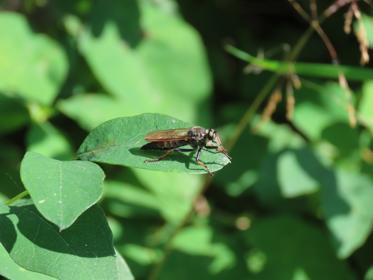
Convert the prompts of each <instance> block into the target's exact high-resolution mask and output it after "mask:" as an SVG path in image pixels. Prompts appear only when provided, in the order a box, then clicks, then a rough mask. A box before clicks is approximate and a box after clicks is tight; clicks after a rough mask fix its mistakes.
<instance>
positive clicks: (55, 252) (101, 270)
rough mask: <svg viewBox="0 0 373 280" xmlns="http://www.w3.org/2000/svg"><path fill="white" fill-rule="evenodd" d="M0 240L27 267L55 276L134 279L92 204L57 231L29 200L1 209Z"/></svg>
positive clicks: (104, 220) (65, 277) (97, 210)
mask: <svg viewBox="0 0 373 280" xmlns="http://www.w3.org/2000/svg"><path fill="white" fill-rule="evenodd" d="M0 226H1V229H2V230H1V231H0V242H1V243H2V244H3V246H4V247H5V248H6V250H7V251H8V253H9V255H10V257H11V258H12V259H13V260H14V261H15V262H16V263H17V264H18V265H20V266H22V267H24V268H25V269H27V270H31V271H35V272H39V273H43V274H45V275H49V276H52V277H55V278H57V279H61V280H63V279H66V280H67V279H68V280H74V279H79V280H84V279H89V280H92V279H100V280H101V279H123V280H129V279H133V277H132V275H131V273H130V272H129V270H128V267H127V266H126V264H125V263H124V262H123V260H122V259H121V258H120V256H118V255H117V253H116V252H115V250H114V247H113V243H112V235H111V232H110V229H109V227H108V224H107V222H106V218H105V215H104V213H103V212H102V211H101V209H100V208H98V207H92V208H91V209H90V210H89V211H87V212H86V213H84V214H83V215H82V216H81V217H80V218H79V219H78V221H77V222H76V223H75V224H74V225H73V226H72V227H70V228H69V229H67V230H65V231H63V232H60V231H59V230H58V228H57V227H56V226H54V225H53V224H51V223H49V222H48V221H46V220H45V219H44V218H43V217H41V216H40V214H39V213H38V211H37V210H36V209H35V207H34V206H33V205H31V204H30V203H29V202H21V203H18V204H17V205H13V206H11V207H10V208H8V207H1V208H0Z"/></svg>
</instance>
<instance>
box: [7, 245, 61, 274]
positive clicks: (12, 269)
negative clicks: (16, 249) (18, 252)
mask: <svg viewBox="0 0 373 280" xmlns="http://www.w3.org/2000/svg"><path fill="white" fill-rule="evenodd" d="M0 263H1V266H0V275H2V276H4V277H6V278H8V279H12V280H53V279H56V278H52V277H49V276H46V275H43V274H39V273H36V272H32V271H29V270H26V269H24V268H23V267H21V266H19V265H17V264H16V263H15V262H14V261H13V260H12V259H11V257H10V256H9V254H8V252H7V251H6V250H5V248H4V247H3V245H1V243H0Z"/></svg>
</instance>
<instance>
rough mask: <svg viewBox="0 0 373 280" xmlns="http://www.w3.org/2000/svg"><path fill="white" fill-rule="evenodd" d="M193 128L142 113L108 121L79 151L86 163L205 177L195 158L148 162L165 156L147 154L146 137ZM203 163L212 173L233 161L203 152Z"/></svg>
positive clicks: (180, 155)
mask: <svg viewBox="0 0 373 280" xmlns="http://www.w3.org/2000/svg"><path fill="white" fill-rule="evenodd" d="M190 127H192V125H190V124H187V123H185V122H183V121H180V120H177V119H175V118H172V117H169V116H165V115H160V114H142V115H138V116H134V117H128V118H118V119H114V120H111V121H108V122H106V123H104V124H102V125H100V126H99V127H97V128H95V129H94V130H93V131H92V132H91V133H90V134H89V135H88V136H87V138H86V139H85V140H84V142H83V143H82V145H81V146H80V148H79V150H78V156H79V158H80V159H82V160H90V161H96V162H102V163H108V164H116V165H124V166H130V167H136V168H143V169H151V170H159V171H175V172H186V173H195V174H202V173H206V170H205V169H203V168H202V167H201V166H199V165H198V164H197V163H196V161H195V159H194V158H193V157H192V156H191V155H187V154H184V153H174V154H173V155H170V156H169V157H168V158H167V159H165V160H162V161H159V162H145V160H149V159H152V158H157V157H158V156H159V155H161V154H162V152H161V153H159V152H157V151H143V150H141V147H142V146H143V145H144V144H146V143H147V142H146V141H145V139H144V136H145V135H146V134H147V133H149V132H152V131H156V130H163V129H174V128H190ZM201 160H202V161H203V162H204V163H205V164H206V165H207V166H208V168H209V170H210V171H211V172H215V171H217V170H219V169H221V168H223V167H224V166H225V165H227V164H228V163H229V162H230V161H229V159H228V158H227V157H226V156H225V155H223V154H221V153H218V152H216V151H215V150H214V151H211V150H203V151H202V153H201Z"/></svg>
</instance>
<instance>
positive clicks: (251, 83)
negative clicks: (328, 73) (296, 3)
mask: <svg viewBox="0 0 373 280" xmlns="http://www.w3.org/2000/svg"><path fill="white" fill-rule="evenodd" d="M333 2H334V1H317V3H318V9H319V11H323V10H324V9H325V8H326V7H328V6H329V5H330V4H332V3H333ZM300 3H301V4H302V5H303V7H304V8H305V10H306V11H307V12H308V11H309V1H300ZM358 5H359V7H360V9H361V13H362V21H361V22H360V23H359V22H358V21H356V20H354V22H353V29H354V30H357V29H358V25H359V24H363V25H364V28H365V30H366V35H367V42H368V46H369V48H370V54H372V52H371V49H372V48H373V39H372V38H373V10H372V8H371V7H370V6H369V5H367V4H364V3H363V1H359V2H358ZM0 9H1V11H0V199H1V200H0V201H1V204H2V203H3V202H4V201H6V200H7V199H8V198H11V197H13V196H15V195H17V194H18V193H20V192H22V191H23V190H24V187H23V185H22V182H21V180H20V166H21V160H22V158H23V156H24V154H25V153H26V151H33V152H37V153H39V154H42V155H44V156H46V157H51V158H54V159H55V160H56V161H51V160H50V159H45V161H46V162H49V164H51V165H53V166H55V165H58V162H60V160H75V159H76V158H77V153H76V151H77V150H78V149H79V147H80V145H81V144H82V142H83V140H84V139H85V137H86V136H87V135H88V134H89V132H90V131H91V130H92V129H94V128H96V127H97V126H98V125H100V124H102V123H103V122H105V121H107V120H110V119H113V118H117V117H129V116H134V115H138V114H143V113H160V114H165V115H169V116H172V117H174V118H177V119H179V120H181V121H183V122H185V123H189V124H193V125H200V126H204V127H212V128H216V129H217V130H218V131H219V133H220V134H221V136H222V138H223V140H224V142H225V143H232V142H231V139H232V137H234V136H235V135H237V128H242V129H243V130H242V131H241V133H239V137H238V139H237V142H236V143H234V146H233V147H232V149H231V151H230V155H231V156H232V158H233V159H232V163H231V164H229V165H227V166H225V167H224V168H223V169H221V170H219V171H217V173H216V174H215V176H214V177H213V179H212V182H211V183H210V184H209V185H208V188H207V189H206V190H205V192H204V193H203V196H202V197H201V198H199V199H197V200H196V196H197V195H198V194H199V193H200V192H201V190H202V189H203V188H204V186H205V185H204V184H205V183H204V182H205V177H204V176H203V175H200V174H199V175H198V174H189V172H187V170H186V169H187V168H185V166H184V165H183V166H180V165H177V163H175V162H172V164H173V165H172V168H171V167H170V166H171V164H169V165H168V164H167V163H163V162H162V163H161V164H160V165H159V166H160V168H159V169H161V170H163V171H154V170H146V169H139V168H134V167H139V166H140V167H141V165H143V163H142V160H143V158H142V157H141V158H136V157H135V156H133V158H129V159H127V158H125V159H121V158H118V159H117V161H119V162H121V161H123V162H126V164H125V165H126V166H127V167H124V166H113V165H109V164H107V163H108V162H107V161H106V163H104V164H100V166H101V167H102V169H103V170H104V171H105V174H106V176H105V181H104V183H103V186H101V183H102V182H101V181H102V178H103V174H102V171H101V170H97V168H98V167H95V166H90V167H89V168H92V170H91V172H92V174H93V175H90V174H91V173H88V172H87V173H84V174H80V175H81V176H80V175H79V174H78V175H76V177H74V179H71V180H80V181H84V182H86V184H92V185H90V187H92V188H94V190H95V195H93V196H92V197H85V198H84V199H82V200H80V203H82V204H84V205H86V206H84V207H86V208H88V207H89V206H91V205H92V204H93V203H95V202H97V201H98V200H99V199H100V198H101V200H100V201H99V204H100V206H102V208H103V210H104V212H105V215H106V217H107V219H108V221H109V225H110V228H111V231H112V233H113V238H114V244H115V247H116V249H117V251H118V252H119V253H120V254H121V256H123V258H124V259H125V261H126V263H127V264H128V266H129V268H130V270H131V272H132V274H133V276H134V277H135V279H165V280H174V279H190V278H191V277H193V279H195V280H199V279H263V280H267V279H270V280H272V279H295V280H298V279H302V280H303V279H366V280H368V279H369V280H371V279H373V265H372V264H373V236H372V234H371V232H372V227H373V142H372V135H373V75H372V76H371V77H369V75H368V76H367V77H365V76H364V77H361V79H357V80H358V81H351V82H350V87H351V91H352V99H351V100H350V102H351V103H352V104H353V106H354V108H355V110H356V116H357V125H356V126H355V127H351V125H350V123H349V118H348V112H347V109H346V108H347V104H348V102H349V101H348V100H347V99H348V98H346V92H345V90H344V89H342V88H341V86H340V85H339V84H338V79H337V78H335V79H333V78H330V77H329V78H325V75H323V74H322V72H323V71H321V70H323V69H321V68H320V69H318V68H317V67H315V66H314V65H309V64H307V63H324V64H330V65H332V64H331V59H330V57H329V55H328V51H327V49H326V48H325V45H324V44H323V42H322V40H320V37H319V36H317V34H316V33H313V34H311V36H310V37H307V38H306V43H305V44H304V46H303V47H302V49H301V52H300V53H299V56H297V57H296V59H295V62H305V63H306V64H304V65H302V66H303V67H305V68H303V70H304V69H305V70H304V71H306V73H307V76H302V75H301V74H302V73H300V76H299V78H300V81H301V87H300V88H294V98H295V106H294V114H293V117H292V118H291V119H287V118H286V114H287V113H288V108H287V107H286V83H287V81H288V80H287V78H286V75H284V76H282V77H281V78H278V80H276V81H275V83H272V84H271V82H270V81H271V80H270V79H271V76H272V75H273V73H271V72H269V71H258V70H260V69H258V68H255V67H254V68H255V69H254V70H257V71H253V67H248V66H247V63H245V62H244V61H241V60H239V59H237V58H235V57H233V56H232V55H230V54H229V53H228V52H227V51H226V50H225V46H226V44H231V45H233V46H235V47H237V48H239V49H242V50H244V51H245V52H248V53H249V54H251V55H257V54H259V55H262V54H264V58H265V59H267V58H268V59H271V60H275V61H278V62H279V63H280V65H282V64H281V61H282V60H283V58H284V56H286V54H287V51H286V48H284V45H288V46H289V47H290V48H293V47H294V46H295V45H296V44H297V41H298V40H299V38H304V36H305V35H304V34H305V33H306V30H307V29H308V27H309V26H308V23H307V22H306V21H304V20H303V19H302V18H301V17H300V16H299V14H297V13H296V11H294V9H293V8H292V7H291V5H290V4H289V2H288V1H276V0H272V1H270V0H251V1H249V0H246V1H245V0H240V1H239V0H236V1H232V0H204V1H201V0H198V1H197V0H178V1H176V0H175V1H172V0H157V1H156V0H112V1H104V0H97V1H89V0H77V1H63V0H25V1H16V0H2V1H0ZM347 10H348V6H347V7H343V8H341V9H340V10H339V11H338V12H337V13H336V14H333V15H332V16H331V17H329V18H327V19H326V20H325V21H324V22H323V24H322V27H323V29H324V30H325V32H326V34H327V35H328V36H329V37H330V39H331V41H332V43H333V45H334V47H335V48H336V50H337V53H338V57H339V60H340V63H341V64H343V65H347V66H354V68H351V69H350V68H348V70H349V71H350V72H351V71H354V69H355V70H356V71H357V70H358V69H362V68H364V69H367V70H369V69H372V67H371V66H372V64H371V63H370V64H367V65H365V66H361V65H360V64H359V62H360V51H359V44H358V42H357V39H356V37H355V36H354V34H353V33H352V34H346V33H345V32H344V31H343V25H344V14H345V12H346V11H347ZM302 36H303V37H302ZM250 69H251V71H250ZM364 73H368V72H364ZM369 73H370V72H369ZM350 74H351V73H350ZM352 75H355V77H356V75H357V76H359V73H352ZM355 80H356V79H355ZM272 81H273V78H272ZM266 87H267V88H269V91H267V97H268V93H269V94H270V93H271V92H272V90H273V89H274V88H276V87H277V88H281V90H282V93H283V100H282V102H281V103H279V105H278V107H277V110H276V112H275V113H274V114H273V116H272V118H271V120H269V121H268V122H266V123H262V122H260V116H261V114H262V113H263V111H265V108H266V101H264V102H261V104H260V106H258V107H256V108H255V107H252V106H253V104H254V105H255V104H256V103H255V102H256V101H255V100H257V99H256V98H257V97H258V95H259V94H260V93H261V92H263V88H266ZM265 100H268V98H267V99H265ZM250 108H251V109H252V108H254V109H255V111H254V114H253V115H252V118H251V119H250V120H249V123H248V125H247V126H246V125H245V126H242V125H241V122H240V120H242V118H243V117H244V116H247V112H248V110H249V112H252V111H250V110H251V109H250ZM245 113H246V115H245ZM159 123H161V121H160V122H159ZM137 125H139V126H141V128H138V130H139V131H142V132H143V130H144V129H145V128H146V129H148V128H149V129H150V128H151V127H152V126H153V123H152V122H146V121H145V122H144V124H142V123H141V122H139V123H137ZM155 125H156V124H155ZM162 125H164V124H161V127H163V126H162ZM130 128H131V129H132V130H131V133H132V132H133V131H134V130H136V129H137V128H136V125H134V126H133V128H132V127H130ZM127 129H128V127H127ZM124 132H125V131H124ZM124 132H123V131H122V132H117V131H114V132H113V133H114V134H118V133H119V134H120V133H122V134H123V137H124V139H128V135H127V134H126V133H124ZM136 132H137V131H136ZM126 137H127V138H126ZM128 141H129V142H130V140H128ZM117 156H118V154H117ZM30 157H31V155H30ZM207 158H209V155H206V159H207ZM210 158H213V157H212V156H210ZM43 160H44V159H43ZM57 160H58V161H57ZM171 160H172V159H171ZM220 160H221V158H220ZM117 161H116V162H115V163H117ZM134 161H137V162H138V163H136V165H131V164H133V162H134ZM103 162H105V161H103ZM127 162H129V163H127ZM109 163H110V162H109ZM23 164H26V166H25V168H27V167H28V168H29V169H25V170H23V172H26V173H29V174H30V173H31V176H34V177H35V178H38V179H39V180H35V181H32V182H31V183H32V184H33V186H34V188H35V189H38V187H37V186H38V184H41V183H42V182H47V181H48V180H43V178H44V177H43V176H49V175H50V174H48V175H46V174H44V173H45V171H46V170H43V166H41V167H40V168H39V169H40V174H41V175H40V176H41V177H37V176H36V175H35V174H33V173H34V172H36V169H34V168H36V167H35V166H34V163H33V162H32V161H30V162H29V163H28V165H27V162H26V163H23ZM162 164H164V168H163V167H162V166H163V165H162ZM224 164H226V162H224ZM77 165H79V163H77ZM82 165H84V164H82ZM131 166H132V167H131ZM30 168H31V169H30ZM65 168H66V169H71V168H72V169H75V168H76V167H75V163H74V162H72V163H71V165H70V164H66V167H65ZM220 168H221V166H220V167H214V169H213V170H217V169H220ZM155 169H157V168H155ZM175 170H176V171H179V172H171V171H175ZM52 171H53V170H52V169H51V172H52ZM180 171H181V172H180ZM95 172H96V173H95ZM48 173H49V172H48ZM94 173H95V174H94ZM50 176H52V177H53V174H52V175H50ZM84 176H87V180H85V177H84ZM94 176H95V177H94ZM71 178H73V177H71ZM71 180H69V178H68V179H67V181H66V182H64V188H66V189H64V190H65V191H66V192H67V196H66V197H65V199H67V200H69V199H70V198H69V197H68V194H71V191H72V189H73V188H74V185H73V184H72V183H71ZM73 182H74V181H73ZM24 183H25V181H24ZM40 195H41V196H40ZM43 195H44V193H39V194H38V196H35V197H33V196H31V198H32V199H33V200H40V199H42V198H43ZM79 195H82V194H79ZM85 200H86V201H85ZM0 206H1V205H0ZM36 206H37V208H38V205H36ZM46 206H47V205H45V207H46ZM80 206H81V205H80ZM25 207H26V206H25ZM27 207H29V206H27ZM49 207H50V206H49ZM52 207H53V206H52ZM1 209H2V208H1ZM48 209H49V208H48V207H47V208H45V209H44V210H41V208H40V209H39V208H38V210H39V211H40V212H42V211H45V212H46V213H48V211H49V210H48ZM97 209H98V208H92V210H89V211H90V212H87V214H85V215H86V216H85V217H89V215H91V214H92V212H93V211H101V210H97ZM193 209H194V211H192V210H193ZM4 211H5V210H4ZM32 211H36V210H32ZM69 211H71V212H72V213H70V215H71V216H70V217H67V218H66V219H65V220H64V221H60V222H59V226H60V228H65V227H68V226H69V225H70V224H71V223H72V222H73V221H75V219H76V217H77V215H78V212H79V211H80V210H79V209H77V210H75V209H69ZM191 211H192V212H191ZM4 213H5V212H4ZM190 213H192V214H190ZM0 214H1V213H0ZM79 214H81V213H80V212H79ZM100 215H101V216H100V217H103V215H102V214H101V212H100ZM0 216H1V215H0ZM12 219H13V220H14V221H16V217H15V216H14V217H12ZM55 219H57V218H56V217H50V220H51V221H53V220H55ZM102 220H104V218H102ZM101 222H102V223H103V227H105V226H104V224H105V222H104V221H101ZM30 223H31V224H32V221H30ZM180 224H182V225H183V226H182V227H180V226H179V225H180ZM0 230H3V229H0ZM80 230H81V229H80ZM105 230H106V231H108V229H106V228H105ZM77 231H78V232H80V231H79V230H77ZM82 231H84V230H82ZM106 237H107V236H106ZM26 241H27V240H26ZM26 241H25V242H26ZM25 244H26V243H25ZM3 246H4V247H6V244H2V245H1V246H0V274H2V275H4V276H7V277H8V278H12V279H42V278H41V277H42V276H40V275H38V274H36V273H34V272H30V271H28V273H27V275H23V274H19V273H20V272H19V271H20V267H19V266H18V267H17V265H16V264H15V263H14V262H12V260H13V261H16V262H17V260H18V259H19V258H21V257H22V256H21V257H20V256H14V255H12V254H9V255H8V254H7V253H6V251H5V250H4V248H3ZM19 246H20V247H21V248H22V244H21V245H19ZM30 246H32V244H31V245H30ZM108 250H109V249H108ZM40 254H41V255H43V254H44V253H43V252H40ZM25 257H26V256H25ZM117 259H119V257H118V258H117ZM64 261H66V262H70V261H71V262H72V263H74V260H73V259H72V260H70V261H69V260H68V259H66V260H64ZM107 261H108V262H109V261H110V264H111V266H113V268H112V269H113V271H115V270H114V263H113V259H111V260H109V259H108V260H107ZM114 261H118V260H114ZM3 264H4V266H3V269H2V268H1V267H2V265H3ZM5 264H6V265H5ZM4 267H6V269H5V268H4ZM30 270H31V271H32V270H33V269H30ZM88 270H89V266H88V268H87V271H88ZM83 272H84V271H83ZM83 272H82V273H83ZM101 272H102V271H101ZM60 274H61V275H62V274H63V275H64V276H65V277H68V276H66V274H65V272H63V271H58V269H56V271H55V274H53V275H55V276H56V277H60ZM49 275H51V274H49ZM73 275H74V274H73V273H72V275H71V276H73ZM75 276H76V275H75ZM45 277H46V278H45V279H52V278H49V277H47V276H45ZM76 277H77V276H76ZM0 278H1V276H0ZM43 279H44V278H43Z"/></svg>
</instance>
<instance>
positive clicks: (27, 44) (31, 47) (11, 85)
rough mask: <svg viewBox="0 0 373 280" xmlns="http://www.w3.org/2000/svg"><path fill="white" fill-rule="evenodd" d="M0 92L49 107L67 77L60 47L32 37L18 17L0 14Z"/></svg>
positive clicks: (36, 36)
mask: <svg viewBox="0 0 373 280" xmlns="http://www.w3.org/2000/svg"><path fill="white" fill-rule="evenodd" d="M0 41H1V42H2V43H1V45H0V53H1V58H0V76H1V77H2V79H1V80H0V90H1V91H4V92H7V93H9V94H14V95H16V96H20V97H22V98H23V99H25V101H27V102H39V103H42V104H50V103H51V102H52V101H53V100H54V98H55V97H56V95H57V94H58V91H59V89H60V86H61V84H62V82H63V80H64V79H65V76H66V73H67V61H66V57H65V55H64V53H63V51H62V49H61V48H60V46H59V45H58V44H57V43H55V42H54V41H52V40H51V39H50V38H48V37H47V36H45V35H40V34H35V33H34V32H33V31H32V30H31V28H30V27H29V25H28V23H27V21H26V18H25V17H23V16H22V15H20V14H18V13H10V12H1V13H0Z"/></svg>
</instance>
